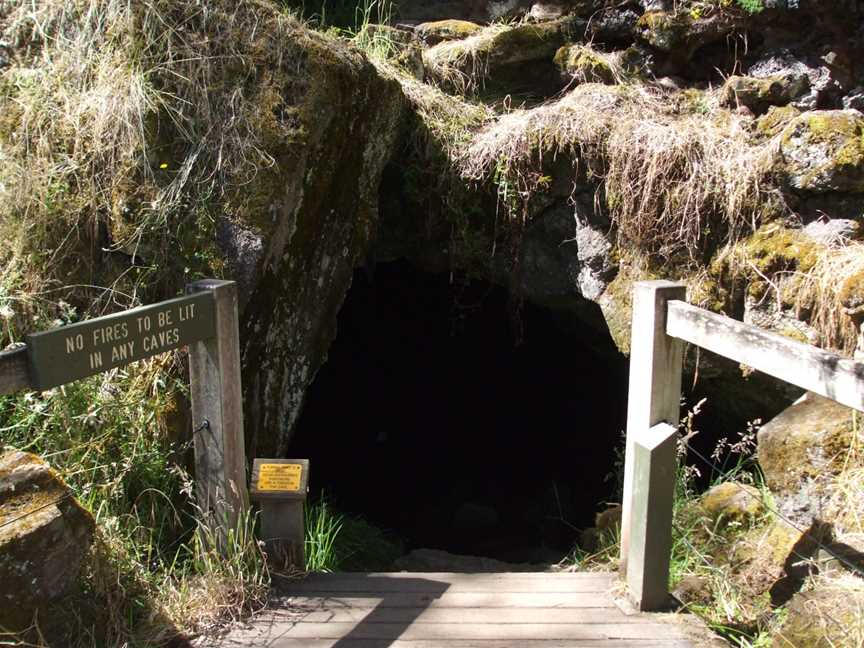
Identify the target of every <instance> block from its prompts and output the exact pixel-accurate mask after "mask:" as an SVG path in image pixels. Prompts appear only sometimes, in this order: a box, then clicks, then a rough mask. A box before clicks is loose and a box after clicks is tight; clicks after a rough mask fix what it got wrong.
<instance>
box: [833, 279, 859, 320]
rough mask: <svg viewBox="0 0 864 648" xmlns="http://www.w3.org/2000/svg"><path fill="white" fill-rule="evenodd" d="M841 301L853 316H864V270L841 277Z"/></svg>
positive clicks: (839, 292)
mask: <svg viewBox="0 0 864 648" xmlns="http://www.w3.org/2000/svg"><path fill="white" fill-rule="evenodd" d="M837 296H838V297H839V298H840V303H841V304H842V305H843V308H844V309H846V312H847V313H848V314H849V315H851V316H864V270H861V271H859V272H856V273H855V274H853V275H850V276H848V277H843V278H841V279H840V289H839V290H838V292H837Z"/></svg>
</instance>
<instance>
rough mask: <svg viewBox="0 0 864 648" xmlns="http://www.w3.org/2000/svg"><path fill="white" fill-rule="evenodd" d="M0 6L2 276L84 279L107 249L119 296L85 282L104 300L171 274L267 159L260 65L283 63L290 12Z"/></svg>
mask: <svg viewBox="0 0 864 648" xmlns="http://www.w3.org/2000/svg"><path fill="white" fill-rule="evenodd" d="M0 18H2V20H0V25H2V33H0V38H2V40H3V41H4V42H5V43H7V44H8V46H9V51H10V52H11V53H12V64H11V65H9V66H7V67H6V68H4V69H3V70H2V73H0V115H2V117H0V143H2V155H3V165H2V168H0V240H2V243H0V260H2V262H3V263H4V265H6V266H7V267H15V268H16V271H15V273H14V274H15V281H14V283H13V282H12V281H10V280H9V278H8V277H4V281H3V287H4V288H5V289H6V290H7V291H8V292H12V293H16V294H18V295H21V296H27V295H32V294H34V293H39V292H41V291H44V290H46V289H51V288H52V287H57V286H61V285H64V284H68V283H71V281H70V280H77V281H79V282H81V283H92V282H91V281H90V280H91V279H92V278H93V277H95V276H97V275H98V276H102V277H104V276H109V275H111V274H112V268H111V267H110V258H112V257H111V255H112V254H113V255H117V256H115V257H113V258H115V259H117V261H118V266H122V267H118V268H115V269H113V274H114V275H115V277H116V278H118V279H121V281H120V282H119V283H118V286H120V285H122V286H123V287H124V288H125V289H126V293H127V297H128V296H131V297H132V299H131V300H130V299H128V298H127V297H120V296H119V293H110V292H107V293H106V291H104V290H103V291H94V292H93V293H92V294H91V295H88V297H90V298H92V299H93V300H95V301H99V300H100V299H101V300H102V304H101V306H102V307H105V306H106V304H105V301H104V300H105V295H106V294H108V295H109V296H111V297H114V298H117V299H119V300H120V301H122V304H121V305H123V306H128V305H129V302H130V301H135V297H136V296H137V292H138V290H139V289H140V288H141V287H142V286H144V285H147V284H155V283H157V282H156V281H154V280H153V279H154V275H155V277H156V278H158V279H160V280H165V279H166V277H168V276H171V277H173V282H174V283H176V282H177V279H178V274H179V279H180V282H182V281H183V277H182V274H183V267H182V265H180V267H179V273H178V267H177V265H178V264H182V263H183V261H182V260H179V256H180V255H178V250H182V251H184V252H188V254H187V255H183V256H186V257H187V258H191V257H194V256H195V254H194V252H193V250H197V251H199V252H200V253H201V255H202V256H203V255H204V254H205V253H206V251H207V250H208V249H209V248H210V246H212V239H213V237H212V231H213V228H214V221H215V218H216V215H217V214H218V213H219V212H220V207H221V208H224V207H225V205H226V204H227V205H228V210H229V211H230V209H231V202H232V196H234V195H235V194H237V193H239V192H240V191H242V189H243V188H248V187H249V185H250V184H251V183H253V182H254V181H255V180H256V178H257V177H258V176H259V174H261V173H262V172H263V171H266V170H267V169H269V168H271V167H272V166H273V164H274V157H273V154H272V152H271V150H272V146H271V145H270V143H268V142H267V141H266V138H265V135H266V133H265V132H264V131H263V129H262V128H260V124H259V121H260V115H259V113H260V110H261V109H260V107H259V104H260V103H261V102H260V101H259V100H258V97H256V96H255V92H256V83H260V79H259V77H258V76H257V75H258V69H259V66H260V65H262V63H263V62H264V61H267V62H268V63H269V64H270V65H271V66H272V68H274V69H278V68H279V67H280V66H289V65H291V64H292V56H293V51H292V48H293V47H294V46H293V45H292V42H293V40H294V39H295V38H297V34H296V33H295V31H296V30H295V28H296V26H297V23H296V22H295V21H294V20H293V19H292V18H290V17H288V16H287V15H285V14H281V13H279V12H278V11H277V9H276V8H275V5H273V4H271V3H269V2H266V1H264V0H244V1H242V2H237V3H230V2H224V1H217V2H208V3H201V2H197V1H196V0H155V1H154V2H146V3H144V2H142V3H138V2H128V1H126V0H71V1H64V0H33V1H27V2H25V1H24V0H5V1H4V2H3V3H2V5H0ZM296 65H297V62H295V67H296ZM217 202H221V203H222V205H221V206H217V205H216V203H217ZM102 250H104V254H103V253H101V252H100V251H102ZM100 257H102V258H103V260H104V259H105V258H108V259H109V263H108V264H107V265H108V267H106V264H102V265H101V266H100V267H99V268H98V272H97V268H96V266H97V265H99V264H100V263H101V261H100V259H99V258H100ZM127 258H131V259H132V263H131V265H132V266H137V269H136V270H135V271H134V273H133V274H132V275H129V274H125V275H124V274H123V273H124V272H128V271H129V265H130V264H129V263H128V261H126V259H127ZM24 260H26V263H24ZM23 265H26V266H27V268H29V270H28V269H27V268H22V266H23ZM33 269H38V271H36V272H34V271H33ZM145 278H146V279H148V280H147V281H145ZM171 283H172V282H171V281H166V282H165V283H162V285H166V284H167V286H168V289H169V291H170V290H171V289H172V288H175V287H176V286H173V285H171ZM79 294H80V293H79Z"/></svg>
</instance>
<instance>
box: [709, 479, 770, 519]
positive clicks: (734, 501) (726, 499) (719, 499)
mask: <svg viewBox="0 0 864 648" xmlns="http://www.w3.org/2000/svg"><path fill="white" fill-rule="evenodd" d="M701 505H702V509H703V510H704V511H705V512H706V513H707V514H708V515H709V516H710V517H711V518H713V519H715V520H720V519H722V520H725V521H727V522H747V521H749V520H752V519H754V518H756V517H757V516H759V515H761V514H762V513H763V512H764V510H765V507H764V505H763V504H762V494H761V493H760V492H759V489H758V488H756V487H754V486H750V485H749V484H739V483H737V482H724V483H722V484H717V485H716V486H714V487H713V488H711V489H710V490H708V491H707V492H706V493H705V494H704V495H702V499H701Z"/></svg>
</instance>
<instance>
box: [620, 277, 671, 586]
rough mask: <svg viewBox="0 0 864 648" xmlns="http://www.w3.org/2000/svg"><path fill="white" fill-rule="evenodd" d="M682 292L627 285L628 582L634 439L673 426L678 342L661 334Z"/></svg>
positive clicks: (624, 542) (667, 285) (656, 284)
mask: <svg viewBox="0 0 864 648" xmlns="http://www.w3.org/2000/svg"><path fill="white" fill-rule="evenodd" d="M686 293H687V289H686V286H685V285H684V284H680V283H674V282H671V281H640V282H639V283H637V284H635V285H634V286H633V324H632V336H631V341H630V384H629V388H628V403H627V443H626V449H625V454H624V494H623V502H622V511H621V567H620V571H621V577H622V578H624V579H625V580H628V581H629V578H628V570H629V567H628V564H627V559H628V557H629V555H630V542H631V538H632V528H633V504H632V502H633V487H634V465H633V459H634V448H635V443H636V440H637V439H639V438H641V437H643V436H644V435H645V434H646V433H647V432H648V430H650V429H651V428H653V427H654V426H655V425H657V424H658V423H664V422H665V423H668V424H670V425H672V426H675V427H677V425H678V420H679V415H680V400H681V370H682V363H683V357H684V344H683V343H682V342H681V341H680V340H677V339H675V338H672V337H669V336H668V335H666V310H667V309H666V305H667V303H668V302H669V301H672V300H682V301H683V300H684V299H686ZM652 506H662V507H671V506H672V501H671V500H670V501H668V502H667V501H663V502H658V501H654V502H652Z"/></svg>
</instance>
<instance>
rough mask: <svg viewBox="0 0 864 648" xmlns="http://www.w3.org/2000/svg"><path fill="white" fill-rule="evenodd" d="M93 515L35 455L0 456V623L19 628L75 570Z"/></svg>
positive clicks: (54, 595)
mask: <svg viewBox="0 0 864 648" xmlns="http://www.w3.org/2000/svg"><path fill="white" fill-rule="evenodd" d="M94 527H95V523H94V521H93V516H92V515H90V513H88V512H87V511H86V510H84V509H83V508H82V507H81V506H80V505H79V504H78V502H77V501H76V500H75V498H74V497H72V494H71V493H70V491H69V488H68V487H67V486H66V484H65V483H64V482H63V480H62V479H61V478H60V476H59V475H58V474H57V473H56V472H55V471H54V470H52V469H51V467H50V466H49V465H48V464H47V463H46V462H44V461H43V460H42V459H40V458H39V457H37V456H35V455H32V454H28V453H25V452H17V451H11V452H7V453H5V454H4V455H2V456H0V628H17V629H21V628H22V627H23V626H25V625H27V624H28V623H29V622H30V619H31V616H32V614H33V612H34V611H35V610H36V609H37V608H39V607H40V606H42V605H43V604H44V603H47V602H49V601H53V600H56V599H58V598H60V597H61V596H62V595H63V594H64V593H65V592H66V591H67V590H68V588H69V586H70V585H71V584H72V582H73V581H74V580H75V578H76V577H77V575H78V570H79V569H80V566H81V563H82V561H83V559H84V556H85V555H86V554H87V551H88V550H89V548H90V543H91V542H92V539H93V530H94Z"/></svg>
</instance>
